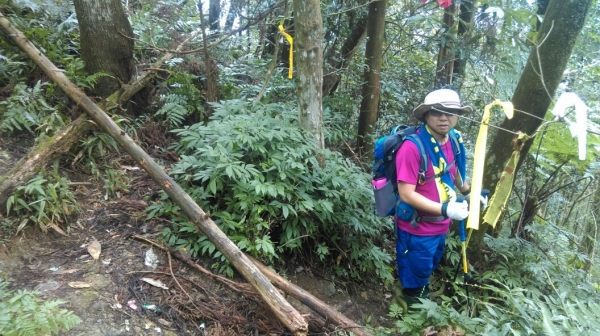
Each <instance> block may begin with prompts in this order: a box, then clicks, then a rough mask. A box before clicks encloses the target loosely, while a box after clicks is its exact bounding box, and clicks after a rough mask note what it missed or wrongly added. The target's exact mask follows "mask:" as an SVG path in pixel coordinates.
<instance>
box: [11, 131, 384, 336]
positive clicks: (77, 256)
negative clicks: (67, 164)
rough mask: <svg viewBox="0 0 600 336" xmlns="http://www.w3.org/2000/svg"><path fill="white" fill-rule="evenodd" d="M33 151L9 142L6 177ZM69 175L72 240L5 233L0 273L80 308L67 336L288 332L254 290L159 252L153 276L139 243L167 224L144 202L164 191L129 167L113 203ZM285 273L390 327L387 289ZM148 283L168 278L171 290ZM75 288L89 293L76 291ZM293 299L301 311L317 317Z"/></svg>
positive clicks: (292, 269)
mask: <svg viewBox="0 0 600 336" xmlns="http://www.w3.org/2000/svg"><path fill="white" fill-rule="evenodd" d="M24 152H25V151H24V149H23V147H21V146H15V145H13V144H11V143H7V141H5V140H2V141H0V174H2V173H3V172H5V171H6V170H8V169H9V168H10V167H11V166H12V164H14V162H16V160H17V159H18V158H19V157H20V155H23V154H24ZM125 166H126V163H124V167H125ZM128 169H129V168H128ZM61 174H63V175H66V176H68V177H69V179H70V180H71V181H73V182H77V183H74V184H73V185H72V188H73V189H72V191H73V192H74V194H75V196H76V197H77V201H78V202H79V203H80V204H81V206H82V210H81V212H80V213H79V214H77V215H75V216H73V217H72V218H71V220H70V222H69V223H68V225H67V227H66V228H65V227H63V229H66V230H68V231H69V235H68V236H67V237H65V236H61V235H59V234H57V233H55V232H53V231H50V232H48V233H43V232H42V231H41V230H40V229H39V228H37V227H33V226H32V225H31V224H29V225H28V226H26V227H25V229H24V230H23V231H21V232H20V233H18V234H17V235H14V236H12V237H11V238H7V237H6V235H4V233H6V232H8V231H11V230H12V231H14V228H12V229H8V228H6V227H4V228H3V231H0V233H1V234H2V237H0V239H1V240H0V276H2V277H3V278H5V279H7V280H8V281H9V282H10V285H9V289H12V290H16V289H30V290H33V289H36V290H38V291H40V292H41V293H42V294H43V296H44V297H45V298H48V299H60V300H63V301H65V302H66V303H65V304H64V305H62V308H66V309H69V310H71V311H73V312H74V313H75V314H76V315H78V316H79V317H80V318H81V319H82V320H83V322H82V323H80V324H79V325H77V326H75V327H74V328H73V329H72V330H70V331H69V332H67V333H64V335H86V336H96V335H219V336H221V335H223V336H225V335H227V336H230V335H248V334H252V335H258V334H260V335H285V334H286V330H285V329H284V328H283V327H282V326H281V325H280V323H279V322H278V321H277V320H276V319H274V317H273V316H272V314H270V313H269V311H268V309H267V308H266V306H264V305H262V303H261V302H260V299H258V298H257V297H255V296H253V295H252V294H251V293H249V292H245V291H244V290H240V291H236V290H232V289H231V288H229V287H227V286H225V285H223V283H220V282H217V281H215V280H213V279H211V278H209V277H207V276H204V275H202V274H200V273H199V272H197V271H195V270H191V269H190V268H189V267H187V266H185V265H184V264H183V263H181V262H179V261H178V260H176V259H172V260H171V264H170V265H169V259H168V256H167V255H166V254H165V253H163V252H162V251H159V250H158V249H156V248H154V249H153V252H154V254H155V255H156V256H157V258H158V261H159V262H158V266H157V267H156V268H155V269H153V268H151V267H150V266H147V265H146V264H145V261H146V255H147V252H148V250H149V249H150V245H149V244H147V243H145V242H142V241H139V240H136V239H132V238H131V236H132V235H134V234H138V235H142V236H145V237H147V238H148V239H150V240H153V241H156V240H159V238H160V232H161V231H162V229H163V226H164V225H165V224H164V222H161V221H156V220H154V221H149V222H146V221H144V218H145V214H144V213H143V209H144V208H145V207H146V206H147V203H146V202H145V201H143V198H144V196H145V195H151V194H152V193H153V192H155V191H156V190H157V187H156V186H155V185H154V183H153V182H152V181H151V180H150V179H149V178H148V177H147V176H145V174H144V173H143V172H142V171H140V170H128V171H127V174H129V175H130V177H131V181H130V182H131V185H132V186H131V188H130V189H129V190H130V191H129V192H125V191H124V192H122V194H121V198H119V199H117V198H109V199H108V200H105V199H104V194H105V191H104V189H103V188H102V183H100V182H98V181H93V180H91V178H90V177H89V176H85V175H81V174H78V173H76V172H73V171H68V170H65V171H61ZM13 233H14V232H13ZM94 239H96V240H97V241H98V242H99V243H100V245H101V248H102V250H101V253H100V257H99V258H98V260H94V259H93V258H92V257H91V256H90V253H89V252H88V249H87V248H88V246H89V244H90V243H91V242H92V241H93V240H94ZM212 262H213V261H211V260H204V261H202V260H201V261H199V264H200V265H201V266H203V267H204V268H206V269H210V264H211V263H212ZM281 267H282V268H285V269H280V270H278V271H279V272H280V273H281V274H285V275H286V276H287V278H288V279H289V280H291V281H292V282H293V283H295V284H297V285H299V286H300V287H302V288H303V289H305V290H307V291H309V292H310V293H312V294H313V295H315V296H316V297H318V298H320V299H321V300H323V301H324V302H326V303H327V304H329V305H331V306H332V307H334V308H336V309H337V310H338V311H340V312H341V313H342V314H345V315H346V316H347V317H349V318H351V319H353V320H354V321H356V322H358V323H359V324H362V325H364V324H365V322H366V321H370V324H371V325H379V324H384V325H389V324H390V323H391V321H390V320H389V319H388V318H387V317H386V315H387V299H386V293H385V292H383V288H382V286H373V285H372V284H366V283H365V284H357V283H340V282H332V281H330V280H326V278H328V279H329V277H328V276H327V275H324V276H318V275H317V274H320V272H319V271H317V270H311V269H310V268H309V267H306V266H299V265H283V264H282V265H281ZM276 269H277V268H276ZM173 275H174V276H173ZM142 278H147V279H150V280H151V281H152V280H155V281H160V282H161V283H162V284H164V286H165V287H166V288H168V289H164V288H160V287H157V286H155V285H152V284H150V283H148V282H146V281H144V280H141V279H142ZM235 280H236V281H238V282H239V283H241V284H242V285H241V287H240V288H245V287H244V285H245V286H249V285H247V284H243V280H240V279H235ZM74 283H80V284H79V285H81V283H83V284H84V285H85V286H88V285H89V287H86V288H75V287H74V286H75V285H76V284H74ZM373 287H376V288H373ZM190 299H191V301H190ZM288 299H289V300H290V302H291V303H292V304H293V305H294V306H296V307H298V309H299V310H301V311H303V312H306V313H307V314H308V313H310V311H309V309H308V308H306V307H304V306H303V305H301V304H300V303H298V302H296V301H295V300H293V299H292V298H288ZM133 301H135V302H133ZM190 302H193V303H190ZM128 303H129V305H128ZM133 308H137V309H133ZM307 320H309V323H310V324H311V328H312V329H311V333H310V334H311V335H328V334H329V333H328V332H327V331H328V330H329V331H330V332H332V331H333V330H334V328H333V327H332V326H329V327H327V326H326V327H325V328H321V329H318V328H317V326H318V324H319V323H317V322H318V321H319V320H320V318H319V317H317V316H314V314H310V315H309V316H308V317H307ZM311 321H312V322H311ZM320 323H322V321H321V322H320ZM321 327H322V326H321Z"/></svg>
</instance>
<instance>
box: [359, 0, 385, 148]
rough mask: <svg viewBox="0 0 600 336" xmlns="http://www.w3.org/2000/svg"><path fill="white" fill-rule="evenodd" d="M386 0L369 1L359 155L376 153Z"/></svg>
mask: <svg viewBox="0 0 600 336" xmlns="http://www.w3.org/2000/svg"><path fill="white" fill-rule="evenodd" d="M385 3H386V1H385V0H379V1H373V2H371V3H370V4H369V14H368V15H367V39H368V40H367V46H366V50H365V59H366V66H367V67H366V69H365V73H364V82H363V85H362V101H361V103H360V115H359V117H358V139H357V144H356V147H357V152H358V154H359V157H369V158H370V157H371V156H372V154H373V139H372V135H373V132H374V130H375V123H376V122H377V113H378V107H379V97H380V94H381V59H382V52H383V31H384V28H385Z"/></svg>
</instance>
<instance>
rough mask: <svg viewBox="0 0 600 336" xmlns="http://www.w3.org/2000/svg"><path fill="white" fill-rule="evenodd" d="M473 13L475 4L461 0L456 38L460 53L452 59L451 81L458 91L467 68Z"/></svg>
mask: <svg viewBox="0 0 600 336" xmlns="http://www.w3.org/2000/svg"><path fill="white" fill-rule="evenodd" d="M474 13H475V2H474V1H473V0H463V1H462V2H461V3H460V6H459V14H458V18H459V21H458V38H459V41H460V43H461V50H462V51H461V52H459V54H458V55H456V51H455V57H454V65H453V69H452V72H453V74H452V79H453V81H454V82H455V85H454V87H455V88H456V89H457V90H458V91H460V88H461V87H462V84H463V79H464V77H465V69H466V68H467V60H468V59H469V50H470V46H469V45H468V44H469V43H468V42H469V41H470V40H471V31H472V29H473V28H472V27H473V14H474Z"/></svg>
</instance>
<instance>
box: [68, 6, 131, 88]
mask: <svg viewBox="0 0 600 336" xmlns="http://www.w3.org/2000/svg"><path fill="white" fill-rule="evenodd" d="M73 3H74V5H75V12H76V13H77V21H78V22H79V32H80V39H81V58H82V59H83V60H84V61H85V68H86V71H87V72H88V73H90V74H94V73H97V72H100V71H103V72H106V73H107V74H109V75H110V76H111V77H109V76H105V77H102V78H100V80H99V81H98V83H97V84H96V86H95V87H94V89H93V90H92V93H93V94H94V95H97V96H100V97H107V96H108V95H110V94H111V93H113V92H115V91H117V89H118V88H119V87H120V86H121V84H123V83H127V82H129V80H130V79H131V73H132V68H133V40H132V39H131V38H133V30H132V29H131V25H130V24H129V20H128V19H127V16H126V15H125V11H124V10H123V6H122V5H121V1H120V0H74V1H73Z"/></svg>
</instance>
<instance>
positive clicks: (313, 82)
mask: <svg viewBox="0 0 600 336" xmlns="http://www.w3.org/2000/svg"><path fill="white" fill-rule="evenodd" d="M294 31H295V33H296V34H295V38H294V48H295V49H296V53H295V55H296V61H294V65H295V67H296V85H297V95H298V115H299V122H300V125H301V126H302V127H303V128H304V129H306V130H308V131H309V132H310V133H311V134H312V135H313V138H314V140H315V142H316V145H317V150H322V149H324V148H325V141H324V138H323V105H322V101H323V21H322V20H321V7H320V1H318V0H294Z"/></svg>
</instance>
